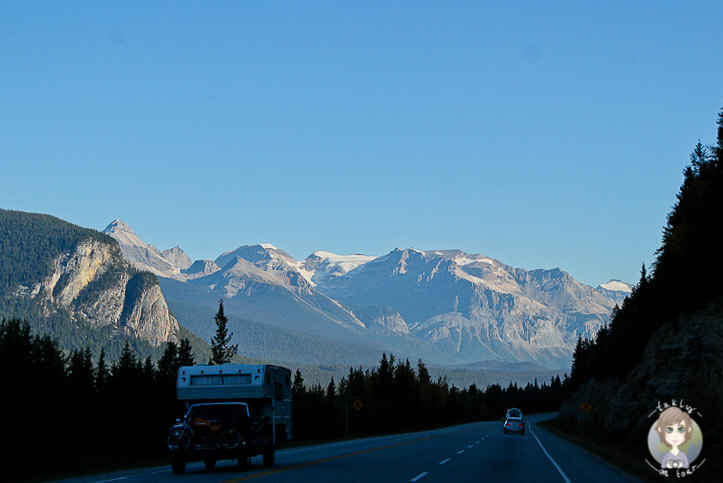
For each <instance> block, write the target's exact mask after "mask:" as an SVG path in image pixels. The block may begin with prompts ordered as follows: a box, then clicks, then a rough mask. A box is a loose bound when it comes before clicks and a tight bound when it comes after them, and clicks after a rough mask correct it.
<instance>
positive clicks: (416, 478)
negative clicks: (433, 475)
mask: <svg viewBox="0 0 723 483" xmlns="http://www.w3.org/2000/svg"><path fill="white" fill-rule="evenodd" d="M428 474H429V473H427V472H426V471H425V472H422V473H419V474H418V475H417V476H415V477H414V478H412V479H411V480H409V481H419V480H421V479H422V478H424V477H425V476H427V475H428Z"/></svg>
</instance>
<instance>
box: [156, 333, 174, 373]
mask: <svg viewBox="0 0 723 483" xmlns="http://www.w3.org/2000/svg"><path fill="white" fill-rule="evenodd" d="M178 366H179V364H178V346H177V345H176V343H175V342H173V341H172V340H169V341H168V343H167V344H166V350H165V351H163V355H162V356H161V358H160V359H158V378H159V379H160V380H161V381H174V380H175V379H176V373H177V372H178Z"/></svg>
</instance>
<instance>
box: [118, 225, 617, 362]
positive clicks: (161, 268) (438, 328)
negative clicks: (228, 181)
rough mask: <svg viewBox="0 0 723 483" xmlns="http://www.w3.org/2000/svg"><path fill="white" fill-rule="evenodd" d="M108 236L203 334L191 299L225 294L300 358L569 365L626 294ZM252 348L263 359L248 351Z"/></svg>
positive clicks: (566, 279)
mask: <svg viewBox="0 0 723 483" xmlns="http://www.w3.org/2000/svg"><path fill="white" fill-rule="evenodd" d="M106 233H108V234H110V235H111V236H114V237H115V238H116V239H118V241H119V242H120V244H121V247H122V248H123V247H124V246H125V247H126V248H125V249H124V250H123V254H124V256H126V257H127V258H129V259H130V260H131V261H132V262H133V263H134V264H136V266H139V267H140V266H142V267H144V268H146V269H148V268H149V267H152V268H155V272H154V273H157V274H158V275H160V276H161V277H167V278H166V279H163V278H162V279H161V286H162V287H163V289H164V293H165V292H167V291H168V292H170V295H168V294H167V299H168V303H169V306H170V307H171V310H173V311H174V313H175V314H176V315H177V317H178V318H179V321H181V322H182V323H183V324H184V325H187V326H188V327H189V328H191V329H192V330H196V331H197V333H199V335H201V336H202V337H206V336H207V335H208V334H206V333H205V332H204V331H206V332H207V331H209V330H210V325H211V324H210V323H206V325H203V326H201V325H198V324H199V323H198V321H197V318H198V316H197V310H196V309H192V308H191V305H192V303H190V302H189V301H190V300H204V301H205V302H204V303H205V304H206V305H207V307H206V309H205V310H209V309H210V307H212V306H213V301H214V300H215V301H216V302H217V301H218V298H219V297H223V298H225V299H226V300H228V301H229V304H227V305H226V309H227V314H228V313H229V311H230V312H231V314H232V315H233V314H234V311H237V312H236V313H237V314H238V315H239V316H240V317H243V318H244V319H247V320H253V321H255V322H257V323H258V324H260V326H263V327H265V329H264V328H260V329H259V330H261V331H262V332H263V331H269V332H268V333H266V335H262V336H259V337H261V339H263V340H264V341H268V339H270V338H276V337H282V336H281V335H280V333H279V332H278V331H279V330H282V331H285V332H284V334H286V335H284V336H283V337H287V336H289V334H296V335H293V336H292V337H298V338H299V340H300V341H301V340H305V341H306V342H304V344H302V345H304V346H305V347H310V346H312V345H313V346H314V349H310V350H311V351H312V352H313V354H309V353H308V352H309V351H308V350H307V351H306V352H304V350H302V349H299V350H297V351H296V352H295V350H296V349H298V348H294V347H289V348H288V351H290V353H293V354H295V355H294V357H295V358H296V359H297V360H298V359H299V358H306V360H309V361H310V360H312V359H313V358H314V357H316V358H318V359H319V360H325V361H332V360H338V361H343V362H345V363H346V362H355V363H356V362H361V359H360V358H362V354H375V356H374V357H377V358H378V355H379V354H380V353H381V351H382V350H385V351H387V352H394V353H395V354H396V355H398V356H401V357H409V358H410V359H412V360H414V359H416V358H419V357H422V358H424V359H425V360H428V361H431V362H434V363H438V364H439V363H448V364H459V363H472V362H479V361H484V360H502V361H532V362H537V363H542V364H545V365H547V366H549V367H556V368H559V367H566V366H567V365H568V364H569V362H570V357H571V354H572V350H573V348H574V346H575V343H576V341H577V338H578V336H583V337H592V336H593V335H594V334H595V332H596V330H597V328H598V327H599V326H600V325H601V324H603V323H605V322H607V321H608V318H609V314H610V312H611V310H612V308H613V307H614V306H615V304H616V303H619V302H618V298H619V296H620V295H621V294H627V293H629V292H626V288H627V289H628V290H629V285H627V284H624V283H622V282H619V281H611V282H608V283H606V284H604V285H601V286H599V287H598V288H597V289H595V288H593V287H590V286H588V285H585V284H582V283H579V282H577V281H576V280H575V279H574V278H573V277H572V276H570V275H569V274H568V273H566V272H564V271H562V270H560V269H552V270H524V269H521V268H514V267H511V266H509V265H506V264H504V263H502V262H500V261H498V260H495V259H492V258H489V257H486V256H483V255H479V254H468V253H465V252H462V251H459V250H427V251H421V250H416V249H413V248H409V249H405V250H401V249H395V250H392V251H391V252H390V253H388V254H386V255H383V256H380V257H371V256H365V255H337V254H334V253H330V252H324V251H317V252H314V253H312V254H311V255H310V256H309V257H308V258H306V259H305V260H303V261H298V260H295V259H294V258H293V257H292V256H290V255H289V254H288V253H286V252H285V251H283V250H281V249H280V248H277V247H275V246H274V245H271V244H269V243H262V244H258V245H244V246H241V247H239V248H236V249H234V250H231V251H228V252H226V253H223V254H221V255H220V256H218V257H217V258H216V260H215V261H210V260H199V261H196V262H194V263H192V264H191V263H189V262H190V261H188V260H185V259H183V257H182V256H180V253H182V250H180V249H175V250H174V253H173V254H172V256H169V254H168V253H169V251H164V252H160V251H158V250H157V249H155V247H153V246H152V245H148V244H146V243H144V242H143V241H142V240H141V239H140V238H139V237H138V236H137V235H135V233H133V231H132V230H131V229H130V227H128V226H127V225H125V224H123V223H122V222H118V221H116V222H114V223H112V224H111V225H109V228H108V229H106ZM179 252H180V253H179ZM183 255H185V254H183ZM179 260H180V263H181V264H182V265H185V266H179V265H177V263H179ZM199 303H200V302H199ZM186 314H188V317H186ZM186 319H187V320H186ZM209 320H211V318H209ZM272 333H273V334H274V335H270V334H272ZM236 335H237V336H238V337H239V339H240V340H242V341H244V339H243V335H242V334H236ZM310 340H313V341H315V342H313V343H311V342H309V341H310ZM317 341H318V345H317ZM244 342H245V343H246V344H248V343H249V340H248V337H247V340H245V341H244ZM300 344H301V343H300ZM242 346H243V344H242ZM246 350H247V351H248V352H251V353H250V354H248V355H251V356H254V355H255V356H259V355H262V354H263V350H260V354H259V353H258V352H255V351H256V348H255V347H254V346H253V345H251V346H248V345H247V346H246ZM264 350H265V349H264ZM322 352H323V353H324V354H323V355H322ZM364 357H366V356H364ZM350 358H351V360H350ZM355 358H356V359H355Z"/></svg>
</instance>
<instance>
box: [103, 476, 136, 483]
mask: <svg viewBox="0 0 723 483" xmlns="http://www.w3.org/2000/svg"><path fill="white" fill-rule="evenodd" d="M126 479H128V477H127V476H121V477H120V478H113V479H111V480H100V481H96V482H95V483H108V482H109V481H118V480H126Z"/></svg>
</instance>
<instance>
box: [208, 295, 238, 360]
mask: <svg viewBox="0 0 723 483" xmlns="http://www.w3.org/2000/svg"><path fill="white" fill-rule="evenodd" d="M214 320H215V321H216V335H215V336H213V338H212V339H211V360H210V361H209V364H211V365H214V364H226V363H228V362H231V360H232V359H233V356H235V355H236V353H237V352H238V344H231V338H232V337H233V334H232V333H229V331H228V326H227V325H228V318H227V317H226V315H225V314H224V313H223V300H219V301H218V312H217V313H216V316H215V317H214Z"/></svg>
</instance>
